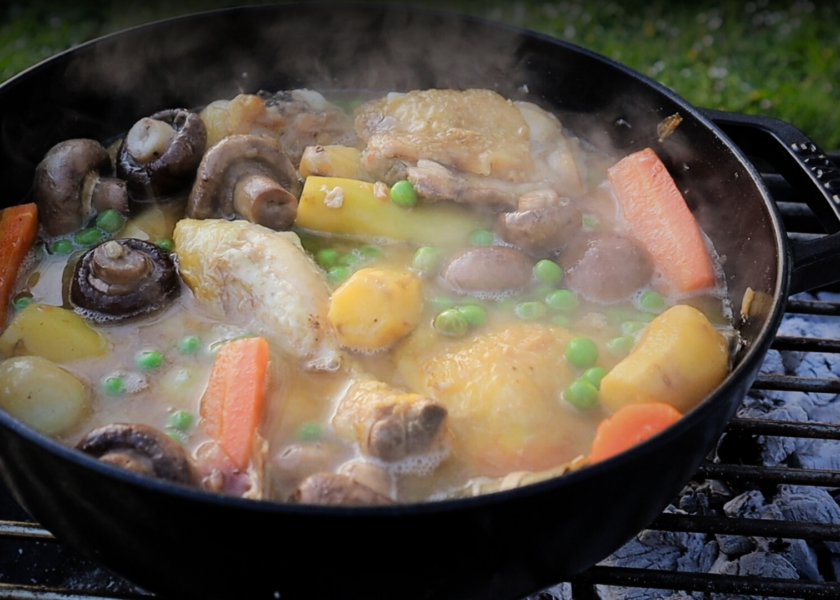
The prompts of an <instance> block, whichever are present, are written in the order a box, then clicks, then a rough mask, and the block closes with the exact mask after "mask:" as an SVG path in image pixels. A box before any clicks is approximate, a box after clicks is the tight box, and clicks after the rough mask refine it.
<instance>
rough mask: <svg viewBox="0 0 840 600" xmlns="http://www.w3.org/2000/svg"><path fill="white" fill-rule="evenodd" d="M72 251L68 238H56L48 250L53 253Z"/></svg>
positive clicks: (71, 244)
mask: <svg viewBox="0 0 840 600" xmlns="http://www.w3.org/2000/svg"><path fill="white" fill-rule="evenodd" d="M72 251H73V242H71V241H70V240H56V241H55V242H54V243H53V245H52V248H50V252H52V253H53V254H70V253H71V252H72Z"/></svg>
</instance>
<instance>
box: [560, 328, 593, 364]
mask: <svg viewBox="0 0 840 600" xmlns="http://www.w3.org/2000/svg"><path fill="white" fill-rule="evenodd" d="M566 360H568V361H569V362H570V363H572V364H573V365H574V366H576V367H579V368H581V369H588V368H589V367H591V366H592V365H594V364H595V361H596V360H598V346H597V344H595V342H593V341H592V339H591V338H588V337H586V336H584V335H579V336H577V337H574V338H572V339H571V340H570V341H569V344H568V346H566Z"/></svg>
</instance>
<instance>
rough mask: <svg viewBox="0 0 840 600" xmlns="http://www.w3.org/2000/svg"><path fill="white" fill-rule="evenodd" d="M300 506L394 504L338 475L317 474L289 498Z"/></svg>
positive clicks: (304, 482) (361, 485) (364, 486)
mask: <svg viewBox="0 0 840 600" xmlns="http://www.w3.org/2000/svg"><path fill="white" fill-rule="evenodd" d="M289 502H295V503H298V504H321V505H342V506H372V505H378V504H393V503H394V502H393V500H391V499H390V498H388V497H387V496H383V495H382V494H378V493H376V492H375V491H373V490H372V489H370V488H369V487H367V486H366V485H363V484H361V483H359V482H357V481H354V480H353V479H351V478H350V477H347V476H346V475H339V474H338V473H315V474H314V475H310V476H309V477H307V478H306V479H304V480H303V481H302V482H301V484H300V485H299V486H298V487H297V489H296V490H295V491H294V492H293V493H292V495H291V496H290V497H289Z"/></svg>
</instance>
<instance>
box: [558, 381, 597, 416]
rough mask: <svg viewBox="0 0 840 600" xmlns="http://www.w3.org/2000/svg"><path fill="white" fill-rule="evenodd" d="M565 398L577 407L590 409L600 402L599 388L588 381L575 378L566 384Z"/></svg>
mask: <svg viewBox="0 0 840 600" xmlns="http://www.w3.org/2000/svg"><path fill="white" fill-rule="evenodd" d="M563 398H564V399H565V400H566V402H568V403H569V404H571V405H572V406H574V407H575V408H579V409H580V410H590V409H592V408H594V407H595V406H596V405H597V404H598V389H597V388H596V387H595V386H594V385H592V384H591V383H590V382H588V381H585V380H583V379H575V380H574V381H573V382H572V383H570V384H569V385H568V386H566V389H565V390H564V391H563Z"/></svg>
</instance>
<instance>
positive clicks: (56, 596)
mask: <svg viewBox="0 0 840 600" xmlns="http://www.w3.org/2000/svg"><path fill="white" fill-rule="evenodd" d="M830 156H831V159H832V160H833V161H834V162H835V163H836V164H840V153H833V154H832V155H830ZM762 177H763V178H764V180H765V182H766V183H767V185H768V187H769V188H770V190H771V192H772V193H773V197H774V198H776V199H777V201H778V206H779V209H780V211H781V213H782V217H783V219H784V222H785V226H786V228H787V230H788V231H789V232H793V233H791V234H790V235H791V237H800V238H804V237H814V236H816V235H820V233H819V232H820V231H821V228H820V225H819V223H818V221H817V220H816V218H815V217H814V215H813V213H811V211H810V210H809V209H808V208H807V206H806V205H805V204H803V203H801V202H798V201H797V200H796V194H795V193H794V192H793V191H792V190H791V189H790V186H788V185H787V184H786V183H785V181H784V180H783V179H781V178H780V177H779V176H778V175H776V174H774V173H762ZM786 310H787V313H788V314H806V315H822V316H829V317H840V302H829V301H817V300H806V299H800V298H791V299H789V300H788V303H787V309H786ZM836 330H837V331H838V337H837V338H812V337H788V336H778V337H776V339H775V340H774V342H773V346H772V347H773V348H774V349H776V350H781V351H798V352H805V353H807V352H814V353H835V354H840V319H838V327H837V328H836ZM753 389H756V390H776V391H800V392H816V393H830V394H840V379H834V378H807V377H794V376H789V375H783V374H768V373H763V374H761V375H759V377H758V378H757V379H756V381H755V383H754V385H753ZM726 432H727V436H730V437H731V438H732V439H734V440H736V442H734V443H733V444H732V446H734V447H736V448H737V447H738V443H737V440H742V441H744V440H746V441H747V445H748V440H749V439H751V438H754V437H755V436H786V437H801V438H816V439H825V440H840V425H832V424H828V423H815V422H808V423H802V422H794V421H771V420H764V419H734V420H733V421H732V422H731V423H730V424H729V425H728V427H727V429H726ZM744 447H746V445H745V446H744ZM730 454H732V452H730ZM741 458H743V457H742V456H739V455H738V454H737V451H735V452H734V455H733V456H728V457H727V460H722V461H721V462H717V463H713V462H707V463H705V464H704V465H702V466H701V468H700V469H699V470H698V472H697V473H696V475H695V480H696V481H704V480H718V481H722V482H725V483H727V484H729V483H734V484H739V483H741V484H743V483H750V484H755V485H776V484H795V485H805V486H820V487H829V488H840V471H831V470H818V469H802V468H793V467H758V466H754V465H750V464H741V462H747V463H748V462H749V461H748V460H746V461H741ZM649 529H652V530H660V531H669V532H693V533H706V534H722V535H744V536H760V537H765V538H778V539H779V540H783V539H802V540H807V541H828V542H838V541H840V526H838V525H831V524H824V523H803V522H791V521H784V520H781V521H776V520H763V519H746V518H733V517H726V516H723V517H721V516H703V515H682V514H667V513H664V514H662V515H660V516H659V517H658V518H657V519H656V520H655V521H654V522H653V523H652V524H651V525H650V526H649ZM570 583H571V595H572V597H573V599H574V600H598V599H599V598H600V596H599V595H598V591H597V586H599V585H603V586H621V587H625V588H642V589H657V590H681V591H684V592H703V597H704V598H711V597H712V596H711V594H718V593H719V594H742V595H754V596H774V597H784V598H800V599H802V600H813V599H828V598H840V583H838V582H834V581H825V582H815V581H801V580H790V579H776V578H766V577H755V576H752V577H739V576H731V575H716V574H709V573H694V572H681V571H663V570H654V569H634V568H619V567H606V566H596V567H593V568H591V569H589V570H588V571H586V572H584V573H582V574H580V575H578V576H577V577H575V579H574V580H573V581H571V582H570ZM663 595H665V594H664V593H663ZM0 597H2V598H8V599H11V600H34V599H38V600H138V599H149V598H153V597H154V596H151V595H149V594H147V593H145V592H143V591H142V590H139V589H137V588H136V587H134V586H132V585H131V584H129V583H127V582H125V581H124V580H122V579H120V578H119V577H116V576H114V575H112V574H110V573H108V572H106V571H104V570H102V569H100V568H99V567H97V566H96V565H95V564H93V563H91V562H90V561H88V560H87V559H85V558H83V557H81V556H79V555H78V554H77V553H75V552H74V551H72V550H70V549H68V548H66V547H65V546H63V545H62V544H60V543H59V542H57V541H56V540H55V538H53V536H52V535H51V534H50V533H49V532H48V531H46V530H45V529H43V528H42V527H40V526H39V525H38V524H37V523H34V522H32V521H31V519H30V518H29V516H28V515H27V514H26V513H25V512H24V511H23V510H22V509H21V508H20V507H19V506H18V505H17V504H16V503H15V502H14V500H13V499H12V497H11V495H10V494H9V492H8V491H7V490H6V489H5V487H3V486H2V485H1V484H0ZM554 598H555V596H554V595H552V594H551V593H548V592H543V593H541V594H537V595H536V596H534V597H533V598H532V600H552V599H554Z"/></svg>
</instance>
